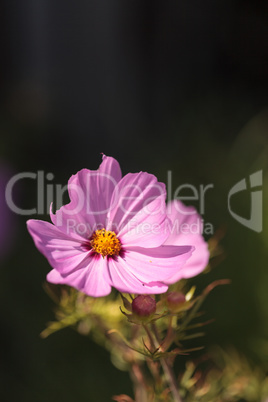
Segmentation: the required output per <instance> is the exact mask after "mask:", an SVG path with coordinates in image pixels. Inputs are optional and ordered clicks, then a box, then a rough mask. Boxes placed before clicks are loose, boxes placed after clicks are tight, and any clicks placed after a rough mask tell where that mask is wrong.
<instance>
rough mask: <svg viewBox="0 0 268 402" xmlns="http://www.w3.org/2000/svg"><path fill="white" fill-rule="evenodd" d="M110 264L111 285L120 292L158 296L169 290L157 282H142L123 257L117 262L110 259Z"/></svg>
mask: <svg viewBox="0 0 268 402" xmlns="http://www.w3.org/2000/svg"><path fill="white" fill-rule="evenodd" d="M108 264H109V274H110V278H111V284H112V286H113V287H115V288H116V289H117V290H119V291H120V292H126V293H136V294H144V293H147V294H157V293H165V292H166V291H167V289H168V287H167V286H166V285H164V284H163V283H160V282H157V281H151V282H150V283H145V282H143V281H140V280H139V279H138V278H137V277H136V276H135V274H134V273H133V272H132V271H131V270H130V269H129V265H128V263H127V262H126V261H124V260H123V259H122V258H121V257H118V259H117V260H114V259H110V260H109V262H108Z"/></svg>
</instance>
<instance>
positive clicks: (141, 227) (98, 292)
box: [27, 156, 194, 297]
mask: <svg viewBox="0 0 268 402" xmlns="http://www.w3.org/2000/svg"><path fill="white" fill-rule="evenodd" d="M68 191H69V196H70V200H71V201H70V203H69V204H67V205H65V206H63V207H61V208H60V209H59V210H58V211H57V212H56V214H55V215H54V214H53V213H52V212H51V220H52V223H53V224H51V223H48V222H44V221H39V220H29V221H28V222H27V224H28V229H29V232H30V234H31V235H32V237H33V240H34V242H35V245H36V247H37V248H38V250H39V251H40V252H41V253H43V254H44V255H45V257H46V258H47V259H48V261H49V263H50V265H51V266H52V267H53V268H54V269H53V270H52V271H50V272H49V274H48V275H47V280H48V281H49V282H52V283H58V284H66V285H70V286H73V287H74V288H76V289H78V290H80V291H82V292H84V293H86V294H88V295H90V296H95V297H99V296H105V295H108V294H109V293H110V292H111V287H112V286H113V287H115V288H116V289H118V290H119V291H121V292H127V293H137V294H142V293H148V294H149V293H151V294H152V293H153V294H156V293H163V292H166V290H167V288H168V286H167V285H166V284H164V283H163V281H167V280H168V278H170V277H171V276H174V275H175V274H176V273H177V271H178V270H180V269H181V267H182V266H183V265H184V263H185V261H186V260H187V259H188V258H189V257H190V256H191V253H192V251H193V250H194V248H193V247H191V246H187V245H186V246H185V245H183V246H181V245H179V246H174V245H163V243H164V242H165V241H166V240H167V237H168V236H169V233H168V231H167V227H168V225H169V223H170V222H169V220H168V218H167V216H166V206H165V197H166V190H165V186H164V184H163V183H159V182H158V181H157V179H156V177H155V176H153V175H151V174H148V173H145V172H140V173H134V174H133V173H129V174H127V175H126V176H124V177H123V178H122V175H121V170H120V166H119V164H118V162H117V161H116V160H115V159H113V158H111V157H107V156H103V161H102V163H101V165H100V167H99V169H98V170H97V171H94V170H87V169H83V170H81V171H79V172H78V173H77V174H76V175H74V176H72V177H71V178H70V180H69V182H68Z"/></svg>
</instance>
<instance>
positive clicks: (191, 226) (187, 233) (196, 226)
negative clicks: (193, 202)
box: [164, 200, 209, 285]
mask: <svg viewBox="0 0 268 402" xmlns="http://www.w3.org/2000/svg"><path fill="white" fill-rule="evenodd" d="M167 216H168V217H169V218H170V220H171V222H172V223H171V227H170V232H171V234H170V235H169V237H168V239H167V240H166V241H165V243H164V244H165V245H170V244H172V245H177V246H180V245H185V244H191V245H192V246H194V247H195V250H194V252H193V254H192V255H191V257H190V258H189V259H188V260H187V261H186V263H185V264H184V265H183V266H181V268H180V269H178V271H177V272H176V273H175V275H173V276H171V277H170V278H169V279H167V280H165V281H164V282H165V283H166V284H168V285H170V284H172V283H175V282H177V281H179V280H180V279H182V278H192V277H193V276H196V275H198V274H200V273H201V272H202V271H203V270H204V269H205V267H206V266H207V264H208V261H209V251H208V246H207V243H206V242H205V240H204V238H203V236H202V232H203V221H202V219H201V217H200V215H199V214H198V213H197V212H196V210H195V208H194V207H187V206H185V205H184V204H183V203H182V202H181V201H178V200H174V201H171V202H169V203H168V204H167Z"/></svg>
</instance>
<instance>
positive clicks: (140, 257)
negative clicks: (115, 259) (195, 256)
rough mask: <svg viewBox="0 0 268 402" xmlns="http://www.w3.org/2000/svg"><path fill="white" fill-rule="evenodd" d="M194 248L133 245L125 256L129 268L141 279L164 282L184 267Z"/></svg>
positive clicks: (146, 281)
mask: <svg viewBox="0 0 268 402" xmlns="http://www.w3.org/2000/svg"><path fill="white" fill-rule="evenodd" d="M193 250H194V248H193V247H191V246H160V247H157V248H151V249H149V248H142V247H131V248H129V249H128V250H127V251H126V252H125V254H124V257H123V258H124V260H125V262H126V264H127V266H128V270H129V271H131V272H132V273H133V274H134V275H135V276H136V277H137V278H138V279H140V280H141V281H143V282H145V283H148V282H152V281H161V282H162V281H166V280H167V279H169V278H170V277H171V276H173V275H175V274H177V272H178V271H180V270H181V269H182V268H183V266H184V264H185V262H186V261H187V260H188V258H190V256H191V254H192V252H193Z"/></svg>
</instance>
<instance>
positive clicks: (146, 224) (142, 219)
mask: <svg viewBox="0 0 268 402" xmlns="http://www.w3.org/2000/svg"><path fill="white" fill-rule="evenodd" d="M165 197H166V190H165V186H164V184H163V183H159V182H158V181H157V179H156V177H155V176H153V175H151V174H148V173H144V172H140V173H135V174H132V173H129V174H127V175H126V176H125V177H123V179H122V180H121V181H120V182H119V183H118V185H117V187H116V189H115V191H114V193H113V197H112V200H111V207H110V212H109V214H108V224H107V229H108V230H115V231H116V233H117V235H118V237H119V238H120V240H121V241H122V243H123V244H124V246H126V247H128V246H130V245H131V246H137V245H138V246H143V247H158V246H159V245H161V244H162V243H163V242H164V241H165V240H166V238H167V236H168V233H167V232H166V230H165V229H166V225H167V218H166V212H165V208H166V207H165Z"/></svg>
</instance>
